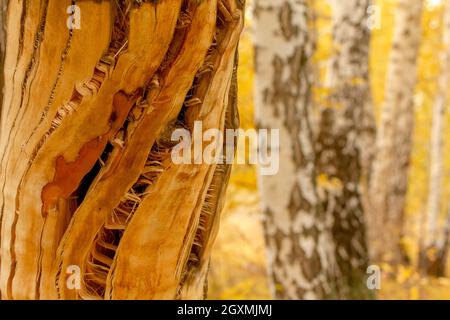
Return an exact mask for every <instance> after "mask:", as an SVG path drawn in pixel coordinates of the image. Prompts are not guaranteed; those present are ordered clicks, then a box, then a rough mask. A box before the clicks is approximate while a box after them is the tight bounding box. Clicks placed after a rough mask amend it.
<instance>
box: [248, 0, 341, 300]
mask: <svg viewBox="0 0 450 320" xmlns="http://www.w3.org/2000/svg"><path fill="white" fill-rule="evenodd" d="M311 14H312V12H311V7H310V2H309V1H307V0H304V1H303V0H301V1H298V0H296V1H294V0H290V1H279V2H278V1H277V2H274V1H270V0H258V1H255V3H254V22H255V50H256V61H255V65H256V108H257V110H256V121H257V124H258V127H260V128H264V129H279V130H280V142H279V146H272V148H278V147H279V151H280V163H281V166H280V170H279V172H278V173H277V174H275V175H273V176H261V177H260V190H261V196H262V205H263V211H264V216H265V220H264V229H265V237H266V245H267V252H268V258H269V266H270V274H271V279H272V287H273V292H274V295H275V297H276V298H278V299H320V298H327V297H331V296H332V295H333V293H334V292H335V288H333V287H332V283H331V282H330V281H329V280H330V279H331V274H332V271H333V270H334V267H335V261H334V246H333V239H332V238H331V235H330V232H329V231H330V226H331V223H332V221H331V219H327V218H326V216H325V212H324V211H323V210H322V208H321V204H320V201H319V198H318V193H317V187H316V169H315V160H316V159H315V150H314V139H313V135H312V130H311V121H310V114H311V112H312V110H311V107H312V104H311V85H312V61H311V59H312V55H313V53H314V49H315V36H314V29H313V28H312V19H311Z"/></svg>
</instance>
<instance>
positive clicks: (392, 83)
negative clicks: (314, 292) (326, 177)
mask: <svg viewBox="0 0 450 320" xmlns="http://www.w3.org/2000/svg"><path fill="white" fill-rule="evenodd" d="M422 9H423V1H421V0H415V1H411V0H400V1H399V4H398V9H397V21H396V28H395V32H394V39H393V45H392V49H391V55H390V60H389V66H388V75H387V79H386V96H385V101H384V105H383V110H382V116H381V126H380V130H379V132H378V135H377V153H376V156H375V161H374V168H373V176H372V182H371V205H372V209H373V211H372V212H371V214H372V215H373V216H372V218H373V220H374V223H375V227H376V230H380V233H379V234H378V241H376V243H375V246H374V247H373V249H374V250H373V251H374V252H373V254H374V258H375V259H376V260H388V261H391V262H394V263H398V262H401V261H404V260H405V259H406V257H405V256H404V254H403V252H402V243H401V239H402V232H403V217H404V211H405V197H406V192H407V185H408V169H409V163H410V156H411V147H412V139H413V128H414V90H415V86H416V79H417V70H416V69H417V57H418V52H419V46H420V39H421V16H422ZM383 226H385V227H383Z"/></svg>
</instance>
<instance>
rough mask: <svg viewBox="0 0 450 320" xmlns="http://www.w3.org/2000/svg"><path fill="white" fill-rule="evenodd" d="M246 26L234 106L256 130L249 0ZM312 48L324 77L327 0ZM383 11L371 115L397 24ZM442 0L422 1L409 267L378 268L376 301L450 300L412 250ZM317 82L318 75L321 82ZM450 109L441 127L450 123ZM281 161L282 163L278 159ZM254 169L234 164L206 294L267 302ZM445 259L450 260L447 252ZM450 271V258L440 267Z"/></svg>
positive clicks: (390, 7)
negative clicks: (379, 278)
mask: <svg viewBox="0 0 450 320" xmlns="http://www.w3.org/2000/svg"><path fill="white" fill-rule="evenodd" d="M413 1H415V0H413ZM248 2H249V3H248V9H247V25H246V28H245V31H244V34H243V37H242V40H241V44H240V63H239V108H240V114H241V127H242V128H243V129H248V128H254V126H255V125H254V76H255V74H254V48H253V41H252V35H253V26H254V24H253V12H252V1H248ZM314 3H315V14H316V28H317V36H318V49H317V51H316V53H315V57H314V62H315V64H316V66H317V67H318V69H319V73H320V75H321V77H322V78H324V77H325V74H326V67H327V64H328V60H329V58H330V55H331V47H332V45H331V43H332V9H331V7H330V5H329V2H328V1H325V0H323V1H321V0H319V1H317V0H316V1H315V2H314ZM374 4H376V5H378V6H379V8H380V9H381V11H380V12H381V20H380V28H378V29H374V30H373V31H372V39H371V49H370V81H371V90H372V97H373V102H374V108H375V112H376V118H377V121H378V123H379V121H380V112H381V106H382V103H383V99H384V96H385V80H386V73H387V66H388V60H389V54H388V53H389V51H390V49H391V46H392V37H393V33H394V27H395V14H396V11H395V10H396V5H397V1H395V0H375V1H374ZM443 10H444V3H443V1H440V0H428V1H426V5H425V7H424V13H423V18H422V20H423V22H422V23H423V25H422V40H421V45H420V54H419V60H418V82H417V86H416V92H415V95H414V103H415V118H416V124H415V131H414V132H415V133H414V146H413V151H412V158H411V161H412V162H411V167H410V174H409V182H408V193H407V209H406V217H405V219H406V220H405V233H404V235H403V239H402V242H403V244H404V247H405V249H406V252H407V255H408V257H409V259H410V263H409V264H405V265H401V266H399V267H398V268H394V267H393V266H391V265H389V264H383V265H381V269H382V270H383V273H382V274H383V278H382V282H381V290H378V291H377V297H378V298H379V299H450V278H446V277H428V276H425V275H423V274H422V275H421V273H420V272H419V271H418V267H417V266H418V250H419V239H420V237H421V228H422V227H423V225H422V223H423V219H424V214H425V211H426V208H427V201H428V200H427V197H428V191H429V190H428V188H429V177H430V169H429V168H430V135H431V128H432V110H433V105H434V101H435V99H436V94H437V90H438V84H437V83H438V81H437V79H438V77H439V74H440V72H441V63H440V61H442V59H441V55H442V46H443V44H442V31H443ZM322 80H323V79H322ZM326 94H327V92H325V90H324V89H322V88H321V87H320V85H319V86H316V87H314V100H315V101H316V102H320V100H321V99H323V97H324V95H326ZM449 120H450V112H447V113H446V118H445V120H444V123H445V124H449V123H450V121H449ZM445 127H446V128H445V132H444V137H445V139H444V147H443V150H444V159H445V160H444V169H443V171H442V174H441V176H442V181H443V186H442V195H441V198H442V200H441V206H440V207H441V209H440V212H441V217H440V218H441V219H440V220H439V221H442V223H443V221H444V220H445V217H446V213H447V212H448V209H449V208H447V207H448V199H450V179H449V177H450V156H449V153H448V150H450V125H446V126H445ZM281 165H283V163H282V161H281ZM257 181H258V178H257V172H256V168H255V167H254V166H242V165H240V166H235V167H234V171H233V175H232V178H231V182H230V185H229V189H228V197H227V203H226V208H225V210H224V214H223V218H222V223H221V228H220V233H219V236H218V240H217V243H216V245H215V250H213V259H212V263H211V273H210V277H209V298H210V299H270V298H271V292H270V288H269V278H268V273H267V262H266V253H265V244H264V235H263V226H262V213H261V205H260V195H259V193H258V190H257V184H258V182H257ZM447 258H448V257H447ZM446 275H447V277H449V276H450V269H449V263H447V270H446Z"/></svg>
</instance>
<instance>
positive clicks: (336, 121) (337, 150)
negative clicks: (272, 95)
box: [317, 0, 374, 299]
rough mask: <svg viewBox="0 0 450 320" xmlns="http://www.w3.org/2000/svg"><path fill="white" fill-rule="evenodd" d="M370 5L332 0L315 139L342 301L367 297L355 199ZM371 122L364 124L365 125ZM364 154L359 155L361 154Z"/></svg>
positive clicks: (365, 106)
mask: <svg viewBox="0 0 450 320" xmlns="http://www.w3.org/2000/svg"><path fill="white" fill-rule="evenodd" d="M369 4H370V1H368V0H366V1H361V0H335V1H334V3H333V9H334V10H333V11H334V27H333V39H334V41H333V42H334V44H333V45H334V53H333V58H332V61H331V64H330V65H331V67H330V70H328V73H329V79H328V84H327V87H328V88H329V91H330V95H329V99H328V102H327V103H328V104H327V105H325V106H324V107H323V108H322V111H321V114H322V116H321V121H320V128H319V134H318V139H317V151H318V153H317V157H318V174H319V176H320V177H321V179H319V181H321V182H322V183H321V186H320V188H321V189H323V190H322V191H323V192H321V194H323V199H322V201H323V207H324V208H325V212H326V215H327V217H329V218H331V219H332V222H333V225H332V234H333V239H334V246H335V259H336V262H337V266H338V271H339V275H338V276H337V278H336V283H337V285H336V287H337V289H338V296H339V297H341V298H345V299H363V298H370V297H371V293H370V291H369V289H368V288H367V285H366V281H365V279H366V270H367V267H368V250H367V244H366V233H365V230H366V225H365V217H364V201H363V196H362V194H361V192H362V189H363V188H364V187H363V185H362V181H363V180H362V172H363V162H364V161H369V160H368V159H367V156H366V157H362V154H363V153H364V152H365V151H368V150H369V149H370V148H371V147H372V146H371V145H367V143H370V142H369V139H371V137H370V136H372V137H373V135H372V132H373V130H369V131H365V130H367V129H366V128H363V127H362V125H361V124H364V125H367V124H370V123H371V125H370V127H371V128H373V124H374V118H373V112H371V107H372V105H371V104H370V87H369V70H368V68H369V44H370V31H369V29H368V26H367V22H368V15H367V11H368V10H367V9H368V6H369ZM369 119H371V121H370V122H367V120H369ZM364 150H365V151H364Z"/></svg>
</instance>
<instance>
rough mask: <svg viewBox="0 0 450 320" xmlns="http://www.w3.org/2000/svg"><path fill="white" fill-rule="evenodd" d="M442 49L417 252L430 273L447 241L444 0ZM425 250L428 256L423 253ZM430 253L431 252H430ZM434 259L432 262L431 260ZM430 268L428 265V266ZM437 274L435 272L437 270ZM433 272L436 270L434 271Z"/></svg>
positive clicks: (449, 11)
mask: <svg viewBox="0 0 450 320" xmlns="http://www.w3.org/2000/svg"><path fill="white" fill-rule="evenodd" d="M442 42H443V50H442V62H441V73H440V76H439V79H438V91H437V94H436V101H435V104H434V107H433V120H432V125H431V139H430V149H431V151H430V181H429V187H428V206H427V219H426V235H425V244H424V246H423V247H422V248H421V249H422V250H421V251H422V252H421V253H420V259H421V267H422V268H423V269H428V270H427V271H429V272H431V273H433V271H432V269H433V267H432V265H433V264H434V265H435V266H436V267H438V269H439V265H442V263H443V262H444V261H438V260H445V256H446V254H442V252H441V251H442V250H446V249H445V247H447V246H448V241H447V240H446V229H447V224H446V225H444V227H443V228H442V229H440V228H439V214H440V212H441V199H442V182H443V181H442V174H443V171H444V131H445V114H446V109H447V108H448V103H449V93H448V90H449V84H450V82H449V80H450V1H448V0H447V1H446V6H445V10H444V28H443V34H442ZM428 251H429V253H430V254H431V257H430V255H428V254H427V252H428ZM432 252H434V254H433V253H432ZM433 260H434V261H433ZM444 264H445V262H444ZM430 267H431V268H430ZM436 271H438V272H437V273H439V270H436ZM434 273H435V274H436V272H434Z"/></svg>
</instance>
